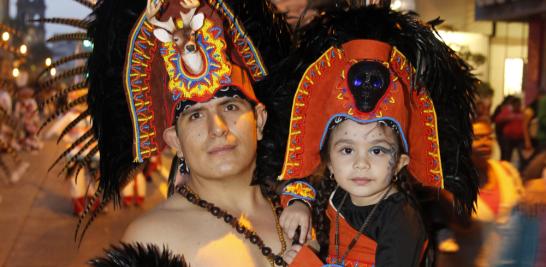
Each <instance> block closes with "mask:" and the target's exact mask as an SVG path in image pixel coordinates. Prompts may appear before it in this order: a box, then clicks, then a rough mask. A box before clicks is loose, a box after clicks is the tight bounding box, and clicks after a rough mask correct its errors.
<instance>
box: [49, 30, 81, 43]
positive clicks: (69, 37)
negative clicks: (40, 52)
mask: <svg viewBox="0 0 546 267" xmlns="http://www.w3.org/2000/svg"><path fill="white" fill-rule="evenodd" d="M84 40H87V33H85V32H71V33H61V34H55V35H53V36H51V37H49V38H48V39H47V40H46V42H48V43H51V42H60V41H84Z"/></svg>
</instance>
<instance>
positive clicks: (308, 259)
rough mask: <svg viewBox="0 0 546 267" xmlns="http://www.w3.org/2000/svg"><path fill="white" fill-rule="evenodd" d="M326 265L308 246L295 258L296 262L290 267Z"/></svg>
mask: <svg viewBox="0 0 546 267" xmlns="http://www.w3.org/2000/svg"><path fill="white" fill-rule="evenodd" d="M322 265H324V263H323V262H322V261H321V260H320V259H319V257H318V256H317V254H315V252H313V251H312V250H311V249H310V248H309V247H308V246H303V247H302V248H301V250H300V252H299V253H298V255H297V256H296V258H294V261H292V263H291V264H290V265H288V266H290V267H318V266H322Z"/></svg>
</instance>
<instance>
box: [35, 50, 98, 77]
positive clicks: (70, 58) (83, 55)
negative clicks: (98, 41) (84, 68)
mask: <svg viewBox="0 0 546 267" xmlns="http://www.w3.org/2000/svg"><path fill="white" fill-rule="evenodd" d="M90 55H91V53H87V52H85V53H78V54H74V55H70V56H66V57H63V58H60V59H59V60H57V61H55V62H52V63H51V65H50V66H48V67H47V68H45V69H44V70H42V71H41V72H40V73H39V74H38V79H40V77H41V76H42V75H44V74H45V73H47V72H49V71H50V70H51V69H52V68H56V67H58V66H60V65H63V64H65V63H68V62H71V61H74V60H82V59H87V58H88V57H89V56H90Z"/></svg>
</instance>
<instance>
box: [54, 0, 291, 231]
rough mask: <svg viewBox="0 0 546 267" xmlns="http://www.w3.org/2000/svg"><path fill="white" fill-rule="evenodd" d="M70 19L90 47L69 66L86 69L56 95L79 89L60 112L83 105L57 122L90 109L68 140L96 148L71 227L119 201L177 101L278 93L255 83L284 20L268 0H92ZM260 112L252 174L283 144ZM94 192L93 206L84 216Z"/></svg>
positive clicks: (279, 46)
mask: <svg viewBox="0 0 546 267" xmlns="http://www.w3.org/2000/svg"><path fill="white" fill-rule="evenodd" d="M82 1H83V0H82ZM44 21H46V20H44ZM47 21H51V22H54V21H60V20H59V19H48V20H47ZM76 24H78V25H80V24H81V26H82V27H84V28H87V38H88V40H90V41H91V42H92V43H93V45H94V48H93V52H92V53H91V54H85V55H83V54H82V55H74V56H73V58H80V57H87V56H88V60H87V65H86V66H85V67H82V68H81V69H79V68H76V69H74V70H72V71H71V74H70V75H72V74H79V73H86V74H87V75H88V78H87V80H86V81H85V82H82V83H80V84H75V85H73V86H71V87H69V88H67V89H65V90H63V91H61V92H59V93H58V94H62V93H66V91H67V90H68V91H72V90H86V89H87V88H89V89H88V93H87V94H86V95H85V96H82V99H76V100H74V101H73V102H71V103H68V105H67V106H65V107H62V108H60V111H59V115H60V114H61V113H62V112H64V111H66V110H67V109H69V108H70V107H71V106H73V105H78V104H87V106H88V109H86V110H85V111H84V112H83V113H82V114H81V115H80V116H79V117H78V118H76V120H75V121H74V122H73V123H70V124H69V125H68V126H67V127H71V126H73V124H74V123H76V122H77V121H78V120H82V119H84V118H87V117H89V116H90V117H91V118H92V122H93V127H92V130H91V131H90V132H88V133H86V134H84V135H83V136H82V137H81V138H80V139H78V140H77V141H76V142H79V143H81V142H91V141H87V140H92V141H93V142H97V143H96V145H93V149H92V150H90V152H89V153H88V155H87V156H85V157H84V158H86V157H89V156H92V154H93V153H98V152H99V151H100V178H99V185H98V190H97V193H96V195H95V200H94V201H92V202H91V203H89V205H88V207H87V208H86V210H85V211H84V214H83V215H82V217H80V221H79V223H78V229H79V228H80V225H81V224H82V223H84V219H86V220H87V222H86V223H85V227H84V228H83V229H84V230H83V233H85V230H86V229H87V227H88V226H89V224H90V223H91V222H92V221H93V220H94V218H95V216H96V214H97V213H98V212H99V211H100V210H101V209H102V208H103V207H104V206H105V205H106V203H108V202H109V201H111V200H113V201H114V203H119V200H120V196H119V191H120V189H121V188H122V187H123V186H124V185H125V184H126V183H127V182H128V181H129V180H130V179H131V178H132V177H133V176H134V174H136V172H137V171H139V170H140V169H141V167H142V166H143V162H144V161H145V160H147V158H149V157H150V156H151V155H153V154H156V153H159V151H160V150H161V149H162V147H163V146H164V144H163V141H162V140H161V138H160V136H161V135H162V132H163V129H165V128H167V127H169V126H171V125H172V120H173V115H174V114H173V113H174V111H175V110H176V108H177V106H179V105H178V104H179V103H181V102H183V101H185V100H191V101H194V102H200V101H206V100H208V99H210V98H211V97H213V96H214V95H215V94H216V92H217V91H218V90H220V89H222V88H225V87H235V88H237V89H238V90H239V91H240V92H242V93H243V94H244V95H245V96H246V97H247V98H248V99H250V100H253V101H256V102H258V101H259V102H262V103H264V104H265V105H266V106H268V107H275V106H276V105H278V104H277V103H279V101H278V100H276V99H283V98H284V99H286V98H288V97H287V94H285V93H279V91H266V90H264V83H266V82H267V80H268V73H269V72H268V69H269V67H270V66H273V65H274V64H276V63H277V62H279V61H280V60H281V59H282V58H284V57H285V56H286V55H287V54H288V51H289V47H290V32H289V27H288V26H287V24H286V22H285V20H284V18H283V17H282V16H279V15H278V14H276V12H275V9H274V6H273V5H272V4H271V3H270V2H269V1H266V0H260V1H256V0H243V1H221V0H205V1H203V0H201V1H198V0H185V1H178V0H177V1H175V0H165V1H163V0H162V1H158V0H149V1H146V0H138V1H135V0H121V1H120V0H99V1H98V3H97V4H96V5H95V6H94V10H93V13H92V14H91V16H90V17H89V18H88V19H87V20H85V21H81V22H78V23H76ZM65 38H70V39H74V40H81V39H82V38H83V36H82V34H80V33H74V34H69V35H62V36H58V37H56V38H52V40H57V39H65ZM69 60H70V59H68V58H67V59H63V60H59V61H69ZM54 64H56V63H54ZM67 75H68V74H67ZM48 84H49V83H48ZM86 100H87V101H86ZM285 102H286V101H284V102H282V103H285ZM270 110H271V109H270ZM269 113H270V114H272V115H273V116H271V117H270V120H269V121H268V124H267V125H266V129H265V132H264V140H263V141H261V142H260V144H259V148H258V149H259V151H260V150H261V151H262V153H260V154H259V155H258V161H259V162H263V163H264V164H260V163H258V164H257V165H258V166H263V168H260V167H258V169H257V172H258V174H259V175H257V177H260V179H262V180H267V179H271V180H274V178H273V177H275V175H277V174H278V170H280V166H281V164H282V161H281V160H276V161H270V159H271V158H278V159H280V157H279V155H281V152H280V149H282V147H283V146H282V145H280V146H277V145H274V144H272V143H274V142H278V139H276V137H271V136H272V135H271V134H272V133H275V132H277V131H276V130H275V127H279V126H278V123H276V122H275V114H274V111H273V112H271V111H270V112H269ZM51 119H52V118H50V119H48V120H51ZM268 133H269V135H268ZM268 136H270V137H268ZM82 140H83V141H82ZM278 143H279V144H281V143H280V142H278ZM93 144H94V143H93ZM71 148H72V147H71ZM71 148H69V149H71ZM63 154H65V153H63ZM273 154H274V156H273ZM84 166H85V165H84ZM273 170H277V172H276V173H272V171H273ZM97 201H100V206H99V208H98V209H96V210H94V211H93V212H92V213H91V216H87V215H88V214H89V211H90V208H91V207H92V205H94V204H95V203H94V202H97ZM78 233H79V232H78V230H77V231H76V234H78ZM83 233H82V235H83Z"/></svg>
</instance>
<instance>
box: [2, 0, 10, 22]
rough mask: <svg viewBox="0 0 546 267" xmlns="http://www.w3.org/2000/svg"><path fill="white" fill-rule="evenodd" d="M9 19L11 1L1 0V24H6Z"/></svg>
mask: <svg viewBox="0 0 546 267" xmlns="http://www.w3.org/2000/svg"><path fill="white" fill-rule="evenodd" d="M8 18H9V0H0V23H6V22H7V20H8Z"/></svg>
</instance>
